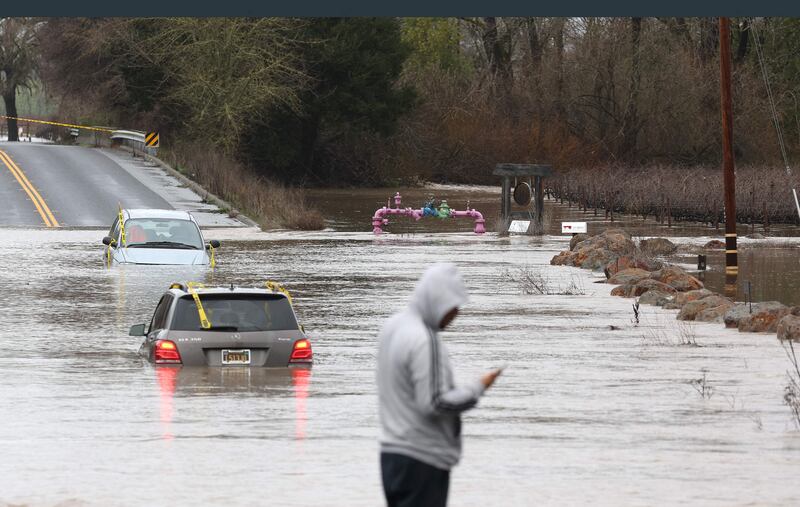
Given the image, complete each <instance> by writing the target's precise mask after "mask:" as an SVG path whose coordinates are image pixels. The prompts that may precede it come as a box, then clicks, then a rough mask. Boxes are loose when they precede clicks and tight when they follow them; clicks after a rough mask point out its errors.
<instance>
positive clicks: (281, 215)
mask: <svg viewBox="0 0 800 507" xmlns="http://www.w3.org/2000/svg"><path fill="white" fill-rule="evenodd" d="M160 156H161V158H162V159H163V160H164V161H166V162H167V163H169V164H170V165H172V167H174V168H176V169H177V170H179V171H180V172H182V173H183V174H185V175H186V176H187V177H189V178H191V179H192V180H194V181H196V182H197V183H199V184H200V185H202V186H203V187H204V188H205V189H206V190H208V191H209V192H211V193H213V194H216V195H218V196H219V197H221V198H222V199H224V200H226V201H228V202H230V203H231V204H232V205H233V206H235V207H237V208H238V209H239V210H240V211H241V212H242V213H244V214H246V215H248V216H249V217H251V218H252V219H253V220H255V221H257V222H258V223H259V225H260V226H261V227H262V228H264V229H276V228H282V229H300V230H319V229H322V228H324V227H325V221H324V219H323V217H322V214H321V213H320V212H319V211H318V210H316V209H314V208H313V207H311V206H309V205H308V203H307V202H306V200H305V197H304V196H303V192H302V190H301V189H298V188H291V187H287V186H285V185H283V184H281V183H277V182H275V181H271V180H269V179H267V178H264V177H263V176H258V175H256V174H254V173H253V172H252V171H250V170H248V169H247V168H246V167H244V166H243V165H242V164H240V163H239V162H237V161H235V160H233V159H231V158H229V157H226V156H224V155H222V154H221V153H219V152H218V151H216V150H213V149H211V148H208V147H204V146H197V145H188V146H182V147H178V148H175V149H173V150H170V151H166V152H163V151H162V153H161V154H160Z"/></svg>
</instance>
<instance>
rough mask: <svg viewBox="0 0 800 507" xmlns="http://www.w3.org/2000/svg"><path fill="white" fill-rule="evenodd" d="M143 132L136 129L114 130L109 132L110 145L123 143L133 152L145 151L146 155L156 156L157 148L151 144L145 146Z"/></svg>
mask: <svg viewBox="0 0 800 507" xmlns="http://www.w3.org/2000/svg"><path fill="white" fill-rule="evenodd" d="M144 136H145V133H144V132H139V131H138V130H114V131H113V132H111V142H112V146H113V145H116V146H119V145H124V146H129V147H130V148H132V149H133V153H134V154H135V153H136V152H139V153H147V154H148V155H152V156H156V154H157V153H158V148H155V147H152V146H145V144H144Z"/></svg>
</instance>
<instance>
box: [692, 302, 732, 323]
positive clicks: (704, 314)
mask: <svg viewBox="0 0 800 507" xmlns="http://www.w3.org/2000/svg"><path fill="white" fill-rule="evenodd" d="M732 306H733V303H732V302H730V301H728V302H726V303H724V304H721V305H719V306H715V307H713V308H706V309H705V310H702V311H700V312H699V313H698V314H697V315H696V316H695V318H694V320H696V321H699V322H722V318H723V317H724V316H725V313H726V312H727V311H728V310H729V309H730V308H731V307H732Z"/></svg>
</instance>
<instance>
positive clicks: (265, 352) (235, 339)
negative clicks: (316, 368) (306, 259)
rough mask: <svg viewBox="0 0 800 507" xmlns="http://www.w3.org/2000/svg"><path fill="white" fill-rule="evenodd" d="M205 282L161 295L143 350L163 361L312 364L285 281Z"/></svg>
mask: <svg viewBox="0 0 800 507" xmlns="http://www.w3.org/2000/svg"><path fill="white" fill-rule="evenodd" d="M267 285H268V287H269V288H263V289H259V288H239V287H233V286H231V287H230V288H223V287H216V288H206V287H203V286H202V285H200V284H191V283H190V284H188V285H184V284H180V283H174V284H172V285H171V286H170V288H169V289H168V290H167V292H166V293H165V294H164V295H163V296H162V297H161V300H160V301H159V302H158V305H157V306H156V309H155V312H154V314H153V318H152V319H151V320H150V325H149V326H146V325H145V324H137V325H135V326H132V327H131V329H130V333H129V334H130V335H131V336H144V337H145V339H144V342H143V343H142V345H141V347H140V348H139V354H141V355H142V356H144V357H145V358H146V359H147V360H148V361H150V362H152V363H154V364H158V365H173V366H181V365H183V366H219V367H230V366H250V367H264V366H267V367H270V366H272V367H287V366H306V367H308V366H311V363H312V361H313V353H312V351H311V342H310V341H309V340H308V337H307V336H306V334H305V332H304V330H303V328H302V326H300V325H298V323H297V317H296V316H295V313H294V309H293V308H292V300H291V296H290V295H289V293H288V291H286V290H285V289H284V288H283V287H281V286H279V285H277V284H275V283H272V282H268V284H267Z"/></svg>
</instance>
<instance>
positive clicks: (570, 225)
mask: <svg viewBox="0 0 800 507" xmlns="http://www.w3.org/2000/svg"><path fill="white" fill-rule="evenodd" d="M587 230H588V229H587V228H586V222H561V234H578V233H583V234H586V231H587Z"/></svg>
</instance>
